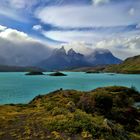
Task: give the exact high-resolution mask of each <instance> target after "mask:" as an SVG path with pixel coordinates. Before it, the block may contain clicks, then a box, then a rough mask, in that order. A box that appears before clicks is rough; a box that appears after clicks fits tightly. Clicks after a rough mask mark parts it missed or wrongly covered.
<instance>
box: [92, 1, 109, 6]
mask: <svg viewBox="0 0 140 140" xmlns="http://www.w3.org/2000/svg"><path fill="white" fill-rule="evenodd" d="M109 2H110V0H93V4H94V5H100V4H106V3H109Z"/></svg>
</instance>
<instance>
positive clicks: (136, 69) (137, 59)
mask: <svg viewBox="0 0 140 140" xmlns="http://www.w3.org/2000/svg"><path fill="white" fill-rule="evenodd" d="M105 71H106V72H116V73H136V74H137V73H138V74H140V55H138V56H134V57H130V58H127V59H126V60H125V61H124V62H123V63H121V64H118V65H111V66H108V67H106V69H105Z"/></svg>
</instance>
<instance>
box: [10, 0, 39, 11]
mask: <svg viewBox="0 0 140 140" xmlns="http://www.w3.org/2000/svg"><path fill="white" fill-rule="evenodd" d="M8 1H9V4H10V6H11V7H12V8H16V9H23V8H25V9H27V8H31V7H32V6H34V5H35V4H37V2H38V1H37V0H8Z"/></svg>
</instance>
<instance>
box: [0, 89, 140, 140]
mask: <svg viewBox="0 0 140 140" xmlns="http://www.w3.org/2000/svg"><path fill="white" fill-rule="evenodd" d="M135 101H140V94H139V93H138V92H137V91H136V90H135V89H134V88H130V89H129V88H125V87H106V88H98V89H96V90H93V91H90V92H80V91H75V90H62V89H61V90H58V91H55V92H52V93H50V94H48V95H42V96H37V97H35V98H34V99H33V100H32V101H31V102H30V103H29V104H25V105H12V104H11V105H2V106H0V114H1V115H0V140H95V139H96V140H130V139H131V140H140V135H139V134H140V110H139V109H136V108H134V107H133V104H134V102H135Z"/></svg>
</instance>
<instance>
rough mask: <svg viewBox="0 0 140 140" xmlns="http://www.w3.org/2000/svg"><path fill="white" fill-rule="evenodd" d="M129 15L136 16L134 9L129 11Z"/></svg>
mask: <svg viewBox="0 0 140 140" xmlns="http://www.w3.org/2000/svg"><path fill="white" fill-rule="evenodd" d="M129 14H130V15H131V16H133V15H134V14H135V9H134V8H131V9H130V10H129Z"/></svg>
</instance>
